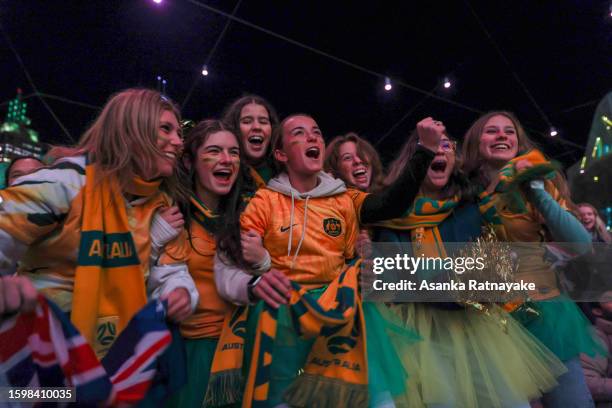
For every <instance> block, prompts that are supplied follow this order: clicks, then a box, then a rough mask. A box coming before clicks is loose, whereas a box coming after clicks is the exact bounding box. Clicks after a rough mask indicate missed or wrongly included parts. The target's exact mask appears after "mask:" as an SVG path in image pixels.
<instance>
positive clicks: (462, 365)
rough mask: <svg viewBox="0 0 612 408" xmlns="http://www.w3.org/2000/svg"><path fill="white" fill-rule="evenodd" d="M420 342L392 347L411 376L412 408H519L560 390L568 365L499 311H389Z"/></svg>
mask: <svg viewBox="0 0 612 408" xmlns="http://www.w3.org/2000/svg"><path fill="white" fill-rule="evenodd" d="M390 308H391V310H392V311H393V312H394V313H393V314H394V315H395V317H398V318H399V319H400V321H402V322H403V324H405V325H406V326H407V327H410V328H413V329H414V330H415V331H416V332H417V333H418V334H419V335H420V336H421V337H422V341H420V342H418V343H416V344H408V345H405V344H401V342H394V346H395V347H396V349H397V351H398V354H399V355H400V356H401V359H402V362H403V364H404V366H405V368H406V370H407V371H408V373H409V378H408V386H407V395H406V398H405V400H406V401H408V406H410V407H426V406H428V405H431V404H441V405H448V406H452V407H465V408H475V407H486V408H492V407H516V406H518V405H524V404H526V403H527V402H528V401H529V400H531V399H534V398H538V397H540V396H541V395H542V393H544V392H546V391H549V390H551V389H552V388H554V387H555V386H556V385H557V382H556V378H557V377H558V376H560V375H561V374H563V373H564V372H565V371H566V368H565V366H564V364H563V363H562V362H561V361H560V360H559V359H557V357H555V355H554V354H553V353H552V352H550V351H549V350H548V349H547V348H546V347H545V346H543V345H542V343H540V342H539V341H538V340H537V339H536V338H535V337H534V336H532V335H531V334H530V333H529V332H528V331H527V330H526V329H525V328H524V327H523V326H521V325H520V324H519V323H518V322H516V321H515V320H514V319H513V318H512V317H511V316H510V315H509V314H508V313H506V312H505V311H503V310H502V309H501V308H499V307H497V306H489V310H488V312H486V313H485V312H482V311H478V310H476V309H474V308H465V309H460V310H443V309H438V308H436V307H435V306H434V305H433V304H423V303H405V304H397V305H393V306H390Z"/></svg>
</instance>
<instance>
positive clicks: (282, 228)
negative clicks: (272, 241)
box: [280, 224, 297, 232]
mask: <svg viewBox="0 0 612 408" xmlns="http://www.w3.org/2000/svg"><path fill="white" fill-rule="evenodd" d="M296 225H297V224H293V225H291V226H289V227H283V226H282V225H281V227H280V232H287V231H289V228H291V227H295V226H296Z"/></svg>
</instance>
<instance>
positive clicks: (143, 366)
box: [0, 296, 172, 405]
mask: <svg viewBox="0 0 612 408" xmlns="http://www.w3.org/2000/svg"><path fill="white" fill-rule="evenodd" d="M165 317H166V304H165V302H161V301H159V300H154V301H151V302H149V303H148V304H147V305H146V306H145V307H144V308H143V309H142V310H141V311H140V312H138V313H137V314H136V315H135V316H134V317H133V318H132V320H131V321H130V323H129V324H128V326H127V327H126V328H125V330H124V331H123V332H122V333H121V334H120V335H119V337H118V338H117V340H116V341H115V343H114V344H113V346H112V347H111V349H110V350H109V352H108V353H107V355H106V356H105V357H104V358H103V359H102V361H99V360H98V358H97V357H96V355H95V353H94V351H93V349H92V348H91V346H90V345H89V344H88V343H87V341H86V340H85V338H84V337H83V336H81V334H80V333H79V332H78V331H77V329H76V328H75V327H74V326H73V325H72V323H71V322H70V320H69V318H68V316H67V315H66V314H65V313H64V312H62V311H61V310H60V309H59V308H58V307H57V306H56V305H55V304H54V303H53V302H51V301H49V300H47V299H46V298H44V297H43V296H39V298H38V305H37V307H36V309H35V311H34V312H32V313H20V314H18V315H16V316H12V317H10V318H8V319H6V320H4V321H2V322H1V323H0V374H3V376H4V377H5V378H6V380H7V382H8V385H9V386H11V387H75V389H76V399H77V402H78V403H80V404H90V403H91V404H100V403H102V404H104V405H116V404H119V403H129V404H134V403H136V402H138V401H140V400H142V399H143V398H144V396H145V394H146V393H147V391H148V390H149V388H150V387H151V386H152V385H153V382H154V379H155V378H156V371H157V366H158V364H157V363H158V359H159V357H160V356H161V355H162V354H163V353H164V351H165V350H166V349H167V348H168V346H169V345H170V343H171V342H172V335H171V333H170V330H169V329H168V326H167V325H166V323H165Z"/></svg>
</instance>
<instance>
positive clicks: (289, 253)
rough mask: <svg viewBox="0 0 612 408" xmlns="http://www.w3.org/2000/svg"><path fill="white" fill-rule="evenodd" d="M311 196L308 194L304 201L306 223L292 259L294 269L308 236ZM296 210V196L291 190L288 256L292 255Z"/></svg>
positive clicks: (291, 268)
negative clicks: (307, 225) (294, 214)
mask: <svg viewBox="0 0 612 408" xmlns="http://www.w3.org/2000/svg"><path fill="white" fill-rule="evenodd" d="M309 199H310V196H306V202H305V203H304V225H303V226H302V236H301V237H300V241H299V242H298V245H297V248H296V249H295V254H293V258H292V259H291V267H290V268H289V270H293V265H294V264H295V260H296V259H297V256H298V254H299V253H300V248H302V243H303V242H304V238H305V237H306V223H307V222H308V200H309ZM294 211H295V197H294V194H293V191H292V192H291V215H290V216H289V242H288V243H287V256H291V243H292V242H293V213H294Z"/></svg>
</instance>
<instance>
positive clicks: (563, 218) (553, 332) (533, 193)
mask: <svg viewBox="0 0 612 408" xmlns="http://www.w3.org/2000/svg"><path fill="white" fill-rule="evenodd" d="M463 156H464V166H463V169H464V172H465V173H466V174H467V175H468V176H469V177H470V179H471V181H472V182H473V183H475V184H477V185H478V186H480V188H481V189H482V190H484V191H483V192H482V193H481V194H480V199H481V201H480V210H481V212H482V214H483V216H484V218H485V219H486V221H487V222H489V223H491V224H492V225H493V226H494V227H495V231H496V234H497V237H498V239H500V240H504V241H509V242H515V244H514V245H513V247H514V248H515V250H518V251H519V252H518V253H519V270H518V273H517V275H516V279H522V280H524V281H525V282H532V283H535V285H536V290H534V291H531V292H530V293H529V297H530V298H531V299H532V300H534V301H535V302H534V303H535V305H536V308H537V309H538V310H537V311H538V316H537V317H532V318H530V319H528V320H524V321H523V324H524V325H525V327H526V328H527V329H528V330H529V331H530V332H531V333H532V334H533V335H534V336H535V337H537V338H538V339H539V340H540V341H541V342H542V343H544V345H546V346H547V347H548V348H549V349H550V350H551V351H552V352H554V353H555V354H556V356H557V357H558V358H559V359H560V360H561V361H563V362H564V364H565V365H566V366H567V369H568V370H569V371H568V373H566V374H565V375H563V376H562V377H560V378H559V386H558V387H556V388H554V389H553V390H552V391H551V392H549V393H547V394H545V395H544V397H543V398H542V402H543V404H544V405H545V406H547V407H560V406H563V407H585V406H592V405H593V401H592V399H591V396H590V393H589V390H588V388H587V386H586V383H585V380H584V374H583V372H582V369H581V367H580V360H579V355H580V353H581V352H582V353H586V354H588V355H590V356H594V355H595V354H597V353H598V352H603V349H602V347H601V346H600V345H599V344H597V342H596V340H595V338H596V337H595V335H594V332H593V329H592V327H591V326H590V323H589V321H588V320H587V319H586V318H585V316H584V315H583V314H582V312H581V311H580V310H579V309H578V307H577V306H576V304H575V303H574V302H573V301H571V300H570V299H569V298H567V297H566V296H564V295H563V294H561V292H560V290H559V287H558V285H557V279H556V275H555V272H554V270H553V268H552V267H551V265H550V264H548V263H547V262H546V260H545V259H544V253H545V247H544V246H545V242H546V241H556V242H563V243H569V244H570V246H571V247H572V249H573V251H574V252H575V253H576V254H580V253H585V252H588V251H589V250H590V249H591V237H590V235H589V234H588V232H587V231H586V230H585V229H584V227H583V226H582V225H581V224H580V221H578V220H577V219H576V217H575V216H574V215H573V214H572V213H571V212H570V211H569V210H573V209H574V206H573V204H572V202H571V200H570V198H569V193H568V189H567V183H566V182H565V180H564V179H563V177H562V175H561V174H560V173H559V172H558V171H557V169H556V167H555V166H554V165H553V164H551V163H550V161H549V160H548V159H547V158H546V157H545V156H544V155H543V154H542V153H541V152H539V151H538V150H537V149H536V148H535V146H534V144H533V142H531V140H529V138H528V136H527V134H526V133H525V131H524V130H523V127H522V126H521V124H520V122H519V121H518V120H517V119H516V117H515V116H514V115H513V114H511V113H509V112H490V113H487V114H485V115H483V116H481V117H480V118H479V119H478V120H476V122H474V124H473V125H472V126H471V127H470V129H469V130H468V131H467V133H466V135H465V139H464V145H463ZM515 314H516V313H515ZM517 318H518V315H517Z"/></svg>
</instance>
